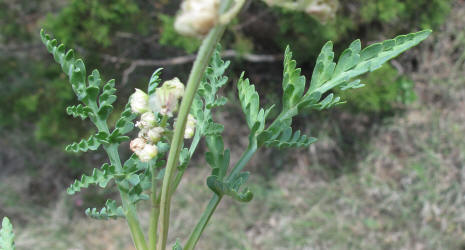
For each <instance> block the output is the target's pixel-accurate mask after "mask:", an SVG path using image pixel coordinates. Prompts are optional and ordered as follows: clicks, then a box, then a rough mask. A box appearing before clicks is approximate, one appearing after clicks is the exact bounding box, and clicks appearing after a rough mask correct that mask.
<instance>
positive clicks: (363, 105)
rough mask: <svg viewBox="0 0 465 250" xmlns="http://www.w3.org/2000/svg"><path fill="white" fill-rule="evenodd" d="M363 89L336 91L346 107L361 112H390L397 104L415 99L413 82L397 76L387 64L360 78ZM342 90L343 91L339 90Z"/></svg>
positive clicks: (395, 71)
mask: <svg viewBox="0 0 465 250" xmlns="http://www.w3.org/2000/svg"><path fill="white" fill-rule="evenodd" d="M361 80H362V82H364V83H365V85H366V86H365V87H364V88H362V89H360V90H354V91H340V90H336V93H337V94H338V95H341V97H342V99H344V100H347V102H348V105H347V107H348V108H350V109H351V110H354V111H361V112H387V111H392V110H393V109H394V108H395V107H396V105H398V104H409V103H411V102H413V101H414V100H415V99H416V95H415V91H414V90H413V87H414V85H413V82H412V81H411V80H409V79H408V78H406V77H405V76H399V75H398V72H397V70H396V69H394V68H393V67H392V66H390V65H389V64H386V65H384V66H383V67H381V68H380V69H379V70H377V71H375V72H373V73H371V74H368V75H366V76H364V77H362V78H361ZM341 90H344V89H341Z"/></svg>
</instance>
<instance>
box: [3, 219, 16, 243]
mask: <svg viewBox="0 0 465 250" xmlns="http://www.w3.org/2000/svg"><path fill="white" fill-rule="evenodd" d="M0 249H1V250H14V249H16V248H15V234H14V233H13V226H12V225H11V223H10V220H9V219H8V218H7V217H3V220H2V228H1V229H0Z"/></svg>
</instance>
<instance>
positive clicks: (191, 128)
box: [184, 114, 197, 139]
mask: <svg viewBox="0 0 465 250" xmlns="http://www.w3.org/2000/svg"><path fill="white" fill-rule="evenodd" d="M196 123H197V121H196V120H195V118H194V117H193V116H192V115H191V114H189V115H188V116H187V122H186V129H185V130H184V139H190V138H192V137H193V136H194V132H195V124H196Z"/></svg>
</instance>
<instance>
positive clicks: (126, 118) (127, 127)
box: [115, 103, 137, 135]
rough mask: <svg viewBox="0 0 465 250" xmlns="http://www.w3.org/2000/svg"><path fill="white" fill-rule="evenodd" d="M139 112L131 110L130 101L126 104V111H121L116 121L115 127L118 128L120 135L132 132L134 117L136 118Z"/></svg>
mask: <svg viewBox="0 0 465 250" xmlns="http://www.w3.org/2000/svg"><path fill="white" fill-rule="evenodd" d="M136 117H137V114H135V113H133V112H132V111H131V106H130V105H129V103H127V104H126V107H125V108H124V111H123V112H122V113H121V116H120V118H119V119H118V121H116V125H115V129H117V130H118V133H119V134H120V135H125V134H127V133H129V132H131V131H132V130H133V129H134V123H133V121H134V119H136Z"/></svg>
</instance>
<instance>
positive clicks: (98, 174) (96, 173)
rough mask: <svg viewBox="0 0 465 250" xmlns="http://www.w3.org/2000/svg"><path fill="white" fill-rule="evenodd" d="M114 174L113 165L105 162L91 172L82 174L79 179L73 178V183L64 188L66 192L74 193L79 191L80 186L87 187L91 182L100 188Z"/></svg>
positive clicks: (104, 185)
mask: <svg viewBox="0 0 465 250" xmlns="http://www.w3.org/2000/svg"><path fill="white" fill-rule="evenodd" d="M115 174H116V170H115V166H111V165H109V164H108V163H105V164H103V165H102V167H100V169H98V168H94V170H93V171H92V174H91V175H90V176H89V175H82V177H81V179H80V180H75V181H74V183H73V184H71V186H70V187H69V188H68V189H67V190H66V192H68V194H71V195H72V194H75V193H76V192H79V191H81V189H82V188H88V187H89V185H91V184H96V185H99V186H100V187H101V188H104V187H106V186H107V184H108V182H109V181H110V180H111V179H113V177H114V175H115Z"/></svg>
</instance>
